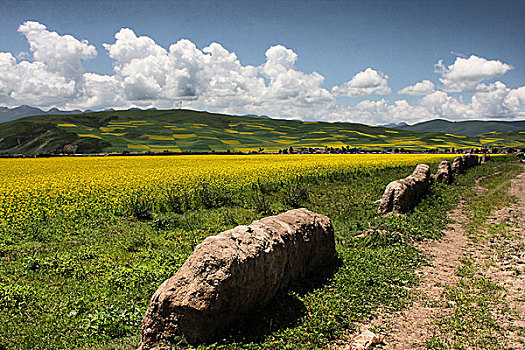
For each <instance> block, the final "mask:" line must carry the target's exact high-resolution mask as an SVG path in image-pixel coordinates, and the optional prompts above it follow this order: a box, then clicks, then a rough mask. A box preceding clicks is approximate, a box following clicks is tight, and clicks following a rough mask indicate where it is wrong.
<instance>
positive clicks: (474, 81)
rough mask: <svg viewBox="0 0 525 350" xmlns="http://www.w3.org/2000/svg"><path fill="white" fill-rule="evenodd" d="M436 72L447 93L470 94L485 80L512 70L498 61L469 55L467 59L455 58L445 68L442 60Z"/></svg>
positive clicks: (436, 66)
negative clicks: (439, 75) (439, 74)
mask: <svg viewBox="0 0 525 350" xmlns="http://www.w3.org/2000/svg"><path fill="white" fill-rule="evenodd" d="M435 68H436V72H438V73H441V78H440V79H439V80H440V81H441V83H442V84H443V90H445V91H448V92H472V91H476V87H477V86H478V84H479V83H481V82H482V81H483V80H485V79H492V78H497V77H500V76H502V75H503V74H505V73H506V72H508V71H509V70H511V69H513V67H512V66H511V65H509V64H506V63H503V62H501V61H498V60H487V59H485V58H483V57H478V56H475V55H471V56H470V57H469V58H462V57H457V58H456V60H455V61H454V63H453V64H451V65H449V66H445V65H444V64H443V60H440V61H439V62H438V63H437V64H436V65H435Z"/></svg>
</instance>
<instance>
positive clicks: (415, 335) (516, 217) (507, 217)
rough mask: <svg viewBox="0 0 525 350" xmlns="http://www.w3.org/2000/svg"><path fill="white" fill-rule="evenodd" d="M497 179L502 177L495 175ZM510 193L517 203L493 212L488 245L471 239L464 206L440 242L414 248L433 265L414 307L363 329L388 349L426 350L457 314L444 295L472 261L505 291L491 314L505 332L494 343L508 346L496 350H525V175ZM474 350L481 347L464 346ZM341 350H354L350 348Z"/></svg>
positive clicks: (422, 272) (453, 214)
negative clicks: (441, 323) (440, 327)
mask: <svg viewBox="0 0 525 350" xmlns="http://www.w3.org/2000/svg"><path fill="white" fill-rule="evenodd" d="M498 174H500V172H498V173H494V174H492V175H491V176H494V175H498ZM485 178H486V177H483V178H479V179H478V180H477V181H476V185H475V187H474V190H475V191H476V192H477V193H478V194H482V193H483V192H486V191H487V189H486V188H484V187H483V186H482V185H481V182H482V181H483V180H484V179H485ZM511 194H512V195H513V196H514V197H515V198H516V199H517V201H516V202H515V203H513V204H511V205H510V206H508V207H505V208H503V209H501V210H498V211H496V212H494V213H493V214H492V216H491V217H490V218H489V220H488V221H487V222H486V225H485V227H487V228H489V229H490V228H492V229H491V230H490V231H492V232H491V233H490V234H489V238H488V240H487V241H480V240H471V239H469V233H468V230H467V226H468V224H469V223H470V220H469V213H468V210H467V208H466V206H465V203H464V202H460V204H459V205H458V207H457V208H456V209H455V210H453V211H452V212H450V213H449V214H448V217H449V219H450V220H451V222H452V223H451V224H449V225H448V228H447V229H446V230H445V232H444V236H443V237H442V238H441V239H439V240H429V241H424V242H418V243H415V246H416V247H418V248H419V249H420V250H421V251H422V252H423V254H424V255H425V256H427V257H428V258H429V260H430V264H429V265H428V266H424V267H423V268H422V269H420V270H418V271H417V272H416V273H417V274H418V275H419V277H420V284H419V285H418V286H417V287H415V288H414V295H415V298H414V301H413V304H412V305H411V307H409V308H407V309H405V310H402V311H399V312H395V313H389V312H387V311H384V312H379V314H378V315H377V317H376V318H375V319H373V320H372V321H371V323H370V324H368V325H366V326H363V327H362V330H363V329H372V330H374V332H376V333H378V334H380V335H381V336H382V339H383V342H382V345H380V347H381V348H383V349H391V350H401V349H422V348H427V347H428V344H427V340H429V339H430V337H432V336H434V335H435V332H436V327H437V326H436V324H437V323H436V322H437V320H443V319H447V317H450V316H451V315H452V313H454V310H455V307H456V303H455V302H454V301H450V300H447V298H446V297H445V294H446V293H444V292H445V290H446V289H449V288H454V287H455V286H457V284H458V282H459V280H460V279H461V277H460V276H459V275H458V273H457V271H458V268H460V267H461V266H462V261H463V260H464V259H467V258H468V259H473V260H474V261H475V264H476V266H478V267H481V270H482V271H481V275H482V276H483V277H486V278H489V279H490V280H491V281H492V282H494V283H495V284H496V285H498V286H501V287H503V288H502V291H503V292H501V294H502V297H503V298H502V299H501V300H502V301H501V302H500V303H499V305H494V310H493V312H492V310H491V313H492V314H493V315H492V316H493V317H494V319H495V320H496V322H497V323H498V327H500V328H499V329H501V334H498V335H497V336H496V337H495V339H498V340H501V339H503V340H502V342H503V343H505V344H501V345H502V346H501V347H499V346H497V347H495V348H501V349H524V346H523V345H524V344H525V172H523V173H522V174H520V175H519V176H517V177H516V178H515V179H514V180H513V181H512V186H511ZM487 242H488V243H487ZM464 321H465V322H469V321H468V320H464ZM441 335H443V334H441ZM444 336H445V337H446V336H447V335H446V334H445V335H444ZM354 337H355V335H354ZM349 338H351V335H349ZM440 348H443V349H445V348H454V346H443V347H440ZM474 348H477V347H469V346H468V345H467V347H465V349H474ZM338 349H340V350H342V349H344V350H350V349H355V348H353V347H352V346H351V345H349V344H346V345H342V346H340V347H338Z"/></svg>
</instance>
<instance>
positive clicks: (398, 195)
mask: <svg viewBox="0 0 525 350" xmlns="http://www.w3.org/2000/svg"><path fill="white" fill-rule="evenodd" d="M429 187H430V167H429V166H428V165H426V164H419V165H418V166H417V167H416V169H415V170H414V172H413V173H412V175H410V176H408V177H406V178H404V179H401V180H396V181H392V182H391V183H389V184H388V186H387V187H386V189H385V193H384V194H383V197H382V198H381V203H380V204H379V209H378V210H377V213H378V214H386V213H388V212H391V211H393V212H395V213H406V212H407V211H409V210H410V209H412V208H413V207H414V206H415V205H416V204H417V202H419V200H420V199H421V197H422V196H423V195H424V194H425V192H426V191H427V190H428V188H429Z"/></svg>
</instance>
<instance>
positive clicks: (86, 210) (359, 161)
mask: <svg viewBox="0 0 525 350" xmlns="http://www.w3.org/2000/svg"><path fill="white" fill-rule="evenodd" d="M442 158H443V155H432V154H428V155H427V154H400V155H387V154H366V155H362V154H361V155H335V154H334V155H330V154H327V155H253V156H248V155H231V156H217V155H192V156H140V157H79V158H74V157H64V158H37V159H1V160H0V228H2V229H7V228H8V229H17V228H21V227H23V226H25V225H27V224H28V223H30V222H34V220H42V219H46V220H48V219H50V218H56V217H60V218H69V219H74V218H76V217H81V216H86V215H89V216H93V215H98V214H100V213H102V212H105V211H116V210H119V209H120V208H122V205H123V204H124V203H126V201H127V200H129V198H130V196H132V195H134V194H136V193H137V192H138V191H140V193H143V194H145V195H147V196H148V197H149V198H153V199H155V198H156V199H162V198H163V196H166V193H167V191H168V189H169V191H170V192H171V193H174V192H175V193H181V194H182V193H189V194H191V192H192V191H194V190H195V189H197V188H198V187H199V186H202V183H206V184H207V185H209V186H212V187H217V188H224V187H227V188H231V189H238V188H242V187H243V186H249V185H251V184H252V183H254V182H257V181H260V182H269V181H270V182H273V181H285V180H289V179H291V178H294V177H296V176H298V175H312V174H326V173H329V172H333V171H340V170H344V169H347V168H381V167H390V166H398V165H408V164H410V165H415V164H417V163H422V162H437V161H439V160H440V159H442Z"/></svg>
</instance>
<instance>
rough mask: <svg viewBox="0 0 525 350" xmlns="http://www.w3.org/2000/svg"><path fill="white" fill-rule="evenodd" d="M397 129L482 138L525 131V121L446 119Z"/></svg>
mask: <svg viewBox="0 0 525 350" xmlns="http://www.w3.org/2000/svg"><path fill="white" fill-rule="evenodd" d="M393 127H394V128H396V129H400V130H408V131H419V132H440V133H450V134H456V135H465V136H480V135H482V134H487V133H491V132H506V131H525V120H520V121H514V122H507V121H482V120H469V121H460V122H451V121H448V120H444V119H434V120H429V121H426V122H422V123H418V124H414V125H399V124H398V125H396V126H393Z"/></svg>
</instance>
